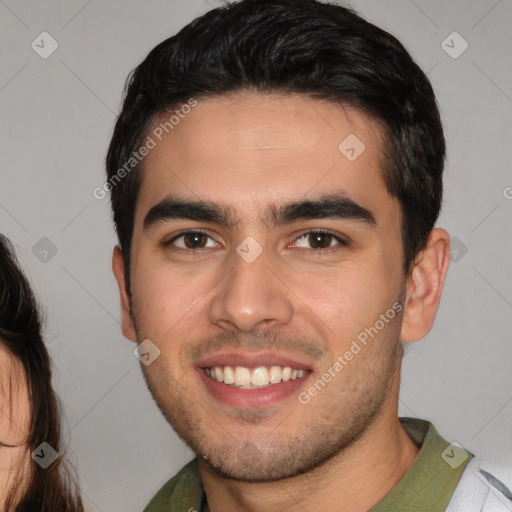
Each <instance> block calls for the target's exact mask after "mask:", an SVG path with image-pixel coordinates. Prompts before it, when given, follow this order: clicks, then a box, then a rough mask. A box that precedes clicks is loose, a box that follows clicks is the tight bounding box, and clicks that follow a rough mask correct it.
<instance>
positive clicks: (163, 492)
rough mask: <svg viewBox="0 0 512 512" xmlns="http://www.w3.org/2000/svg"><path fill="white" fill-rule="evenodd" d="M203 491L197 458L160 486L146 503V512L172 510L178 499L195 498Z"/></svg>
mask: <svg viewBox="0 0 512 512" xmlns="http://www.w3.org/2000/svg"><path fill="white" fill-rule="evenodd" d="M201 491H202V488H201V477H200V474H199V469H198V466H197V460H196V459H193V460H191V461H190V462H189V463H188V464H186V465H185V466H183V467H182V468H181V469H180V471H179V472H178V473H176V475H174V476H173V477H172V478H171V479H170V480H168V481H167V482H166V483H165V484H164V485H163V486H162V487H161V488H160V490H159V491H158V492H157V493H156V494H155V495H154V496H153V498H152V499H151V501H150V502H149V503H148V504H147V505H146V508H145V509H144V512H167V511H171V510H173V507H174V503H175V502H176V501H180V502H181V501H182V500H193V499H195V498H196V497H197V496H198V495H199V494H200V493H201ZM185 510H186V509H185Z"/></svg>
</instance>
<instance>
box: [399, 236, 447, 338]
mask: <svg viewBox="0 0 512 512" xmlns="http://www.w3.org/2000/svg"><path fill="white" fill-rule="evenodd" d="M449 265H450V235H449V234H448V233H447V232H446V231H445V230H444V229H441V228H435V229H433V230H432V231H431V233H430V235H429V237H428V240H427V245H426V247H425V249H423V250H422V251H421V252H420V253H419V254H418V255H417V257H416V259H415V262H414V267H413V268H412V270H411V272H410V274H409V276H408V277H407V280H406V299H405V307H404V315H403V318H402V331H401V334H400V338H401V339H402V340H403V341H409V342H412V341H418V340H420V339H421V338H423V337H425V336H426V335H427V334H428V332H429V331H430V329H432V326H433V325H434V320H435V317H436V313H437V309H438V307H439V303H440V301H441V294H442V291H443V285H444V280H445V277H446V273H447V272H448V267H449Z"/></svg>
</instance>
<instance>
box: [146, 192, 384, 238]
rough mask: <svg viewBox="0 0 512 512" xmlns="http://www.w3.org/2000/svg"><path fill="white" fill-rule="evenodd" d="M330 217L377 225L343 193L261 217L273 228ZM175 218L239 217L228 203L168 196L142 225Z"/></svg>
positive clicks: (229, 221)
mask: <svg viewBox="0 0 512 512" xmlns="http://www.w3.org/2000/svg"><path fill="white" fill-rule="evenodd" d="M330 218H333V219H342V220H350V221H356V222H360V223H362V224H363V225H365V226H367V227H371V228H375V226H376V225H377V221H376V218H375V215H374V214H373V213H372V212H371V211H370V210H368V209H367V208H365V207H363V206H361V205H359V204H357V203H356V202H355V201H353V200H352V199H350V198H349V197H348V196H347V195H346V194H344V193H337V194H327V195H323V196H321V197H319V198H318V199H314V200H302V201H294V202H289V203H284V204H281V205H277V206H276V205H272V206H270V207H269V208H267V210H266V212H265V214H264V216H263V217H262V218H261V220H262V222H264V223H265V224H266V225H267V226H268V227H269V229H270V228H273V227H276V226H280V225H283V224H289V223H292V222H295V221H297V220H312V219H330ZM173 219H186V220H194V221H201V222H211V223H214V224H218V225H220V226H223V227H226V228H232V227H235V226H236V225H237V224H238V223H239V220H240V219H239V217H238V216H237V215H236V214H235V213H234V212H233V211H232V210H231V209H230V208H228V207H227V206H225V205H221V204H218V203H215V202H212V201H187V200H182V199H178V198H175V197H166V198H165V199H163V200H162V201H160V202H159V203H157V204H156V205H154V206H152V207H151V209H150V210H149V211H148V213H147V214H146V216H145V217H144V223H143V227H144V230H145V231H147V230H149V229H151V228H152V227H154V226H156V225H158V224H161V223H164V222H168V221H170V220H173Z"/></svg>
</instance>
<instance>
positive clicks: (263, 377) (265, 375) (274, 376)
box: [203, 366, 310, 389]
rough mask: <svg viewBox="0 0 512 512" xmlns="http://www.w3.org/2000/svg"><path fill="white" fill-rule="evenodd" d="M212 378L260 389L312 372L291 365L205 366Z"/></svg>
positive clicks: (204, 369)
mask: <svg viewBox="0 0 512 512" xmlns="http://www.w3.org/2000/svg"><path fill="white" fill-rule="evenodd" d="M203 371H204V372H205V373H206V375H208V377H210V378H211V379H213V380H215V381H217V382H223V383H224V384H227V385H228V386H231V387H234V388H238V389H260V388H267V387H271V386H275V385H276V384H280V383H281V382H287V381H289V380H296V379H301V378H303V377H304V376H306V375H307V374H308V373H310V372H309V371H308V370H296V369H293V368H291V367H290V366H270V367H265V366H257V367H254V368H249V367H245V366H212V367H209V368H203Z"/></svg>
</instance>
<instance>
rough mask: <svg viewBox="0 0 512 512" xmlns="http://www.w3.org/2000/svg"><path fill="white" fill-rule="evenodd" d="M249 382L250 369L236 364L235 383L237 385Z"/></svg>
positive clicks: (245, 384) (246, 384)
mask: <svg viewBox="0 0 512 512" xmlns="http://www.w3.org/2000/svg"><path fill="white" fill-rule="evenodd" d="M250 383H251V371H250V370H249V368H244V367H243V366H237V367H236V368H235V384H236V385H237V386H248V385H249V384H250Z"/></svg>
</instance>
